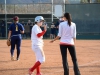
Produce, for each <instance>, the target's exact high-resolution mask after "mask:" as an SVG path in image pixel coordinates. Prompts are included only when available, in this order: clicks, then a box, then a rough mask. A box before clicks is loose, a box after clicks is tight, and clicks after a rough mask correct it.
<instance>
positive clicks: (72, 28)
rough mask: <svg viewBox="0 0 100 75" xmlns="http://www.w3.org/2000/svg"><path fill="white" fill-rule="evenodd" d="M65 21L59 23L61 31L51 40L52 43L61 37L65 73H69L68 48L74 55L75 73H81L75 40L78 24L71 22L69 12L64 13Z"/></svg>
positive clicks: (72, 55) (65, 74)
mask: <svg viewBox="0 0 100 75" xmlns="http://www.w3.org/2000/svg"><path fill="white" fill-rule="evenodd" d="M63 18H64V20H65V21H64V22H61V23H60V25H59V32H58V36H57V37H56V38H55V39H54V40H52V41H50V42H51V43H52V42H54V41H55V40H57V39H59V38H61V39H60V51H61V55H62V62H63V68H64V75H69V66H68V61H67V49H68V50H69V53H70V55H71V57H72V61H73V65H74V73H75V74H74V75H81V74H80V71H79V68H78V63H77V58H76V52H75V46H74V43H75V40H76V24H75V23H73V22H71V16H70V14H69V13H65V14H64V17H63Z"/></svg>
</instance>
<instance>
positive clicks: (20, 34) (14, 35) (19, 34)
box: [11, 34, 21, 37]
mask: <svg viewBox="0 0 100 75" xmlns="http://www.w3.org/2000/svg"><path fill="white" fill-rule="evenodd" d="M13 36H21V34H17V35H12V36H11V37H13Z"/></svg>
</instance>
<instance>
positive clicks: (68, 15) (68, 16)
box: [64, 13, 71, 26]
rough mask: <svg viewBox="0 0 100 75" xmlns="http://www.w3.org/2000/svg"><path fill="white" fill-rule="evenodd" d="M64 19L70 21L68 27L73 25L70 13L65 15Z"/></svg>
mask: <svg viewBox="0 0 100 75" xmlns="http://www.w3.org/2000/svg"><path fill="white" fill-rule="evenodd" d="M64 17H65V18H66V19H67V20H68V25H69V26H70V25H71V15H70V14H69V13H65V14H64Z"/></svg>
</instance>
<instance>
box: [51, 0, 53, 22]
mask: <svg viewBox="0 0 100 75" xmlns="http://www.w3.org/2000/svg"><path fill="white" fill-rule="evenodd" d="M51 12H52V13H51V14H52V15H51V18H52V22H53V0H52V11H51Z"/></svg>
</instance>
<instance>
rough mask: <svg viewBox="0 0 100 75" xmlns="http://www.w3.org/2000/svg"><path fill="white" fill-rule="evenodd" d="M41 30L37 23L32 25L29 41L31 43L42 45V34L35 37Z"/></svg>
mask: <svg viewBox="0 0 100 75" xmlns="http://www.w3.org/2000/svg"><path fill="white" fill-rule="evenodd" d="M41 32H42V30H41V28H40V27H39V26H38V25H36V24H35V25H34V26H33V27H32V33H31V41H32V45H41V46H43V36H41V37H37V34H38V33H41Z"/></svg>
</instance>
